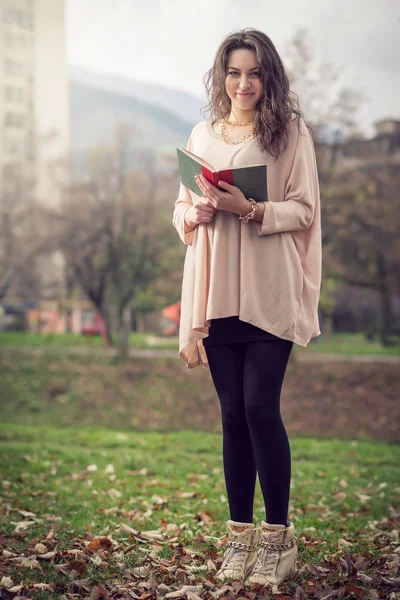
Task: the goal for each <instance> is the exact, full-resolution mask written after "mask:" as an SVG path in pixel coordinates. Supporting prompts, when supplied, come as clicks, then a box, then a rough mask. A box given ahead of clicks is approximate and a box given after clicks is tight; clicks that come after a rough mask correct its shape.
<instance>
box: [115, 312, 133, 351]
mask: <svg viewBox="0 0 400 600" xmlns="http://www.w3.org/2000/svg"><path fill="white" fill-rule="evenodd" d="M130 331H131V309H130V306H125V308H124V309H122V312H121V314H120V318H119V339H118V354H119V356H123V357H126V356H128V354H129V333H130Z"/></svg>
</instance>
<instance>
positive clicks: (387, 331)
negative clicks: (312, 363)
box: [376, 251, 393, 346]
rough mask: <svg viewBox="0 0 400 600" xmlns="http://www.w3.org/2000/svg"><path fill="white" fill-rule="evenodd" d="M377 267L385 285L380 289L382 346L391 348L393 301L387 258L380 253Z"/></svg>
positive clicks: (378, 253)
mask: <svg viewBox="0 0 400 600" xmlns="http://www.w3.org/2000/svg"><path fill="white" fill-rule="evenodd" d="M376 266H377V270H378V277H379V278H380V279H381V280H383V283H382V285H381V286H380V288H379V293H380V297H381V309H382V326H381V344H382V346H389V345H390V336H391V334H392V321H393V311H392V301H391V300H392V299H391V295H390V286H389V281H388V276H387V270H386V263H385V257H384V255H383V254H382V253H381V252H379V251H378V252H377V253H376Z"/></svg>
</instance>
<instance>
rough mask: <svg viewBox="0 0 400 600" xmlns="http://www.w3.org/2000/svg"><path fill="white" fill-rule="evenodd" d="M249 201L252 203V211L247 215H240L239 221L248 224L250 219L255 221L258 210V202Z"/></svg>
mask: <svg viewBox="0 0 400 600" xmlns="http://www.w3.org/2000/svg"><path fill="white" fill-rule="evenodd" d="M248 200H249V202H251V211H250V212H249V213H247V215H239V219H240V221H243V223H247V222H248V221H249V219H253V218H254V215H255V213H256V210H257V204H258V202H256V200H253V198H248Z"/></svg>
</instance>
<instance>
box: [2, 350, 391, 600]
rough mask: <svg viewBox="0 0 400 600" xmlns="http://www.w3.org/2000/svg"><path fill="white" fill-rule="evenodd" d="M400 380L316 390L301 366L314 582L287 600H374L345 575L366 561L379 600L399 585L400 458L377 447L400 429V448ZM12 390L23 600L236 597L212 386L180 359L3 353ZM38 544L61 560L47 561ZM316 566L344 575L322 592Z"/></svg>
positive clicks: (9, 544)
mask: <svg viewBox="0 0 400 600" xmlns="http://www.w3.org/2000/svg"><path fill="white" fill-rule="evenodd" d="M397 371H398V369H397V368H396V365H377V366H375V365H368V366H358V365H351V364H346V365H341V364H332V365H322V364H321V365H320V364H316V365H314V366H313V365H310V366H308V368H307V375H306V376H305V374H304V368H302V367H301V365H290V366H289V370H288V375H287V380H286V382H285V386H284V396H285V401H284V402H283V404H284V411H286V415H287V417H288V419H287V422H288V424H289V427H288V430H289V431H293V433H290V435H289V438H290V447H291V459H292V477H291V490H290V505H289V518H290V520H292V521H293V522H294V524H295V527H296V535H297V537H298V546H299V567H304V569H305V570H304V571H302V572H301V573H300V574H299V575H298V576H297V578H296V579H295V580H293V581H291V582H289V583H288V584H287V587H286V588H285V589H286V590H287V594H288V596H287V597H293V596H294V595H295V594H296V597H306V598H311V597H323V595H327V593H328V587H329V586H330V588H333V589H336V590H338V595H337V597H338V598H347V597H352V596H351V590H350V588H349V589H348V588H347V587H346V586H350V587H351V586H353V587H352V588H351V589H352V591H353V592H355V589H356V588H355V587H354V586H355V584H356V583H357V585H358V588H357V589H358V590H361V592H360V591H358V592H357V593H359V594H360V595H359V596H357V597H362V596H361V593H362V592H363V590H364V591H365V589H364V588H363V589H361V587H360V584H359V582H358V581H357V582H356V580H355V578H353V579H351V578H350V579H348V578H347V576H346V574H345V572H344V571H343V557H346V553H347V554H348V556H350V557H351V561H352V562H353V564H355V563H357V561H360V560H363V561H365V564H366V567H365V569H366V571H365V572H366V573H367V574H368V575H370V576H371V577H375V579H373V581H374V582H375V583H374V586H375V587H376V588H379V595H378V596H377V597H379V598H389V592H390V591H391V589H390V588H387V587H385V585H386V586H387V584H385V585H384V586H383V587H382V586H381V587H379V581H378V577H380V575H379V574H380V573H384V574H385V577H389V578H390V577H393V572H391V571H390V570H388V567H387V566H386V565H387V561H389V563H388V564H390V558H387V557H390V556H392V557H393V552H394V550H395V548H396V547H397V546H398V540H397V538H396V536H395V534H394V531H395V530H397V529H398V527H399V520H400V519H399V515H398V513H396V507H397V505H398V497H399V492H400V477H399V475H400V466H399V465H400V445H399V444H398V443H395V442H394V441H384V440H378V439H373V438H372V437H364V434H365V432H367V433H368V432H369V433H370V435H371V432H374V431H375V429H374V427H375V425H376V423H378V421H379V419H380V418H381V417H382V416H384V415H387V416H388V417H389V422H385V424H384V425H382V426H381V429H378V430H376V431H377V432H380V433H381V434H382V435H387V436H388V439H389V437H390V436H393V435H394V430H393V429H392V421H393V422H394V426H395V421H396V414H397V413H396V410H397V409H396V397H397V398H398V394H397V391H396V390H398V387H399V383H398V382H399V374H398V373H397ZM0 374H1V375H0V471H1V473H2V480H1V482H0V531H1V535H0V573H1V575H0V581H1V576H2V575H7V577H10V578H11V579H12V583H13V584H14V585H19V584H20V585H22V586H23V588H22V590H21V591H20V592H19V593H20V594H21V596H22V595H24V596H26V597H29V598H35V599H38V600H42V599H46V600H47V598H49V599H50V598H51V599H53V598H61V597H68V596H66V595H67V594H72V593H75V594H76V595H77V597H79V598H89V597H92V598H93V597H105V595H106V594H105V593H104V592H101V590H102V588H101V586H104V588H106V590H107V591H108V592H109V593H110V594H111V592H112V594H111V597H113V598H122V597H127V596H126V595H125V596H123V595H121V594H122V591H121V590H119V591H118V590H117V586H118V585H120V586H122V587H123V586H126V589H128V588H129V589H130V590H131V591H132V593H135V594H136V595H137V596H141V595H142V594H143V593H144V590H145V589H149V590H154V587H153V586H154V585H156V586H158V585H160V584H161V583H163V584H164V585H168V586H169V589H170V590H171V591H172V590H175V589H179V587H181V585H182V584H183V583H185V584H186V583H187V584H191V585H195V584H196V585H197V584H199V585H203V584H206V583H207V585H208V586H211V589H212V587H213V585H214V584H215V585H219V586H221V587H222V584H216V582H215V581H214V579H213V577H212V572H211V574H209V573H208V571H207V569H208V568H209V567H210V561H211V564H214V565H215V566H217V567H219V566H220V562H221V560H222V555H223V551H224V550H225V546H224V542H223V540H222V541H221V538H223V536H224V535H225V533H226V521H227V519H228V518H229V506H228V500H227V494H226V488H225V481H224V472H223V461H222V436H221V432H220V429H219V427H220V414H219V409H218V403H217V400H216V397H215V391H214V389H213V387H212V385H211V378H210V374H209V372H208V371H204V370H203V369H195V370H194V371H188V370H187V369H186V367H185V366H184V365H183V363H181V362H179V361H177V360H176V359H173V358H169V359H164V358H163V359H157V360H148V359H145V358H135V359H134V360H132V359H126V360H120V359H118V358H110V357H108V358H107V357H95V356H78V355H71V356H68V357H66V356H62V355H61V354H58V353H53V354H50V353H49V354H46V356H41V355H39V356H36V355H34V353H32V354H30V353H29V352H24V353H18V352H15V353H12V354H11V353H7V351H6V349H5V348H3V350H0ZM309 376H310V377H311V379H309ZM307 394H308V395H307ZM336 409H338V410H337V413H335V412H332V411H335V410H336ZM374 410H376V412H374ZM366 414H369V420H370V421H371V422H372V424H371V425H368V422H367V421H365V420H364V417H365V415H366ZM344 415H347V419H346V420H343V416H344ZM316 418H318V419H322V421H321V422H319V421H315V423H314V420H315V419H316ZM357 419H360V421H359V423H358V422H357ZM313 423H314V426H312V424H313ZM329 423H331V426H329ZM357 423H358V424H357ZM189 425H190V426H189ZM312 427H315V428H314V429H312ZM329 427H330V428H329ZM349 427H350V429H349ZM368 427H370V429H368ZM307 428H308V429H307ZM311 429H312V430H313V431H316V432H319V434H318V435H317V434H316V435H313V436H311V435H308V434H307V431H310V430H311ZM296 430H297V431H298V432H299V434H295V433H294V431H296ZM328 431H329V432H333V433H332V434H331V435H330V436H328V435H326V432H328ZM359 431H361V434H360V435H361V437H357V438H356V436H358V435H359ZM321 432H325V435H321ZM334 432H336V433H334ZM300 433H301V434H300ZM253 516H254V518H253V520H254V522H255V523H259V522H260V520H261V519H265V518H266V516H267V515H266V514H265V507H264V502H263V497H262V493H261V488H260V484H259V481H258V480H257V485H256V489H255V497H254V515H253ZM146 532H153V533H152V534H151V535H152V536H154V535H158V536H159V537H158V539H154V537H153V538H151V537H148V538H146V537H145V533H146ZM396 540H397V541H396ZM89 542H90V543H91V544H94V545H96V544H98V550H97V551H90V550H89V548H90V545H89ZM38 543H40V544H44V546H45V547H46V549H47V550H48V551H52V552H54V555H53V556H52V557H51V558H49V559H44V558H41V557H40V556H39V557H38V558H37V555H38V553H39V550H38V546H37V544H38ZM2 549H4V550H6V551H7V552H11V553H13V554H12V555H11V556H7V552H6V553H2ZM193 552H195V554H193ZM29 560H33V561H36V563H37V564H35V562H33V563H29ZM157 560H158V561H162V562H160V563H157V562H154V561H157ZM26 561H28V563H26ZM341 561H342V563H341ZM310 563H311V564H312V565H316V566H321V567H323V568H324V569H328V570H329V573H328V574H327V575H325V574H324V575H321V576H317V575H316V574H315V573H314V572H313V571H310V570H307V569H309V567H307V565H309V564H310ZM357 564H359V562H358V563H357ZM138 569H144V574H143V573H142V572H141V571H138ZM190 569H192V570H191V571H190ZM7 581H8V580H7ZM82 582H86V583H82ZM4 585H5V583H4ZM10 585H11V584H10ZM146 585H148V586H149V587H148V588H144V587H143V586H146ZM46 586H47V587H46ZM96 586H97V588H98V589H97V591H96V590H94V588H95V587H96ZM140 586H142V587H140ZM298 586H300V587H301V588H302V590H303V592H302V593H303V596H302V595H301V593H300V592H299V591H298ZM327 586H328V587H327ZM0 587H1V585H0ZM121 589H122V588H121ZM124 589H125V588H124ZM126 589H125V593H126ZM322 590H323V592H324V593H322ZM340 590H341V591H340ZM349 590H350V591H349ZM91 591H92V596H91ZM100 592H101V593H100ZM317 592H318V594H317ZM8 593H9V592H7V594H8ZM148 593H149V595H148V596H146V597H147V598H150V597H151V592H150V591H149V592H148ZM232 593H233V595H229V597H230V598H233V597H239V596H243V593H240V592H238V593H237V595H236V596H235V592H231V594H232ZM314 593H315V594H317V595H316V596H314V595H313V594H314ZM4 594H6V592H4ZM10 594H11V592H10ZM96 594H97V595H96ZM0 595H1V593H0ZM5 597H9V596H6V595H5ZM153 597H154V598H156V595H155V592H154V593H153ZM202 597H203V598H204V600H205V599H206V596H205V595H204V593H203V594H202ZM264 597H267V596H264ZM270 597H272V596H270ZM207 600H211V596H207Z"/></svg>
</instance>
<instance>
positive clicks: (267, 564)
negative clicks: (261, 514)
mask: <svg viewBox="0 0 400 600" xmlns="http://www.w3.org/2000/svg"><path fill="white" fill-rule="evenodd" d="M297 555H298V547H297V537H296V535H295V528H294V525H293V523H292V522H291V521H290V522H289V525H288V527H285V525H274V524H271V523H266V522H265V521H261V528H260V540H259V543H258V549H257V560H256V563H255V565H254V569H253V572H252V573H251V575H250V576H249V577H248V578H247V579H246V582H245V583H246V584H249V585H253V584H255V583H258V584H261V585H264V586H268V587H269V586H272V587H273V586H278V585H279V584H280V583H282V581H284V580H285V579H289V578H290V577H293V576H294V575H295V574H296V572H297Z"/></svg>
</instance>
